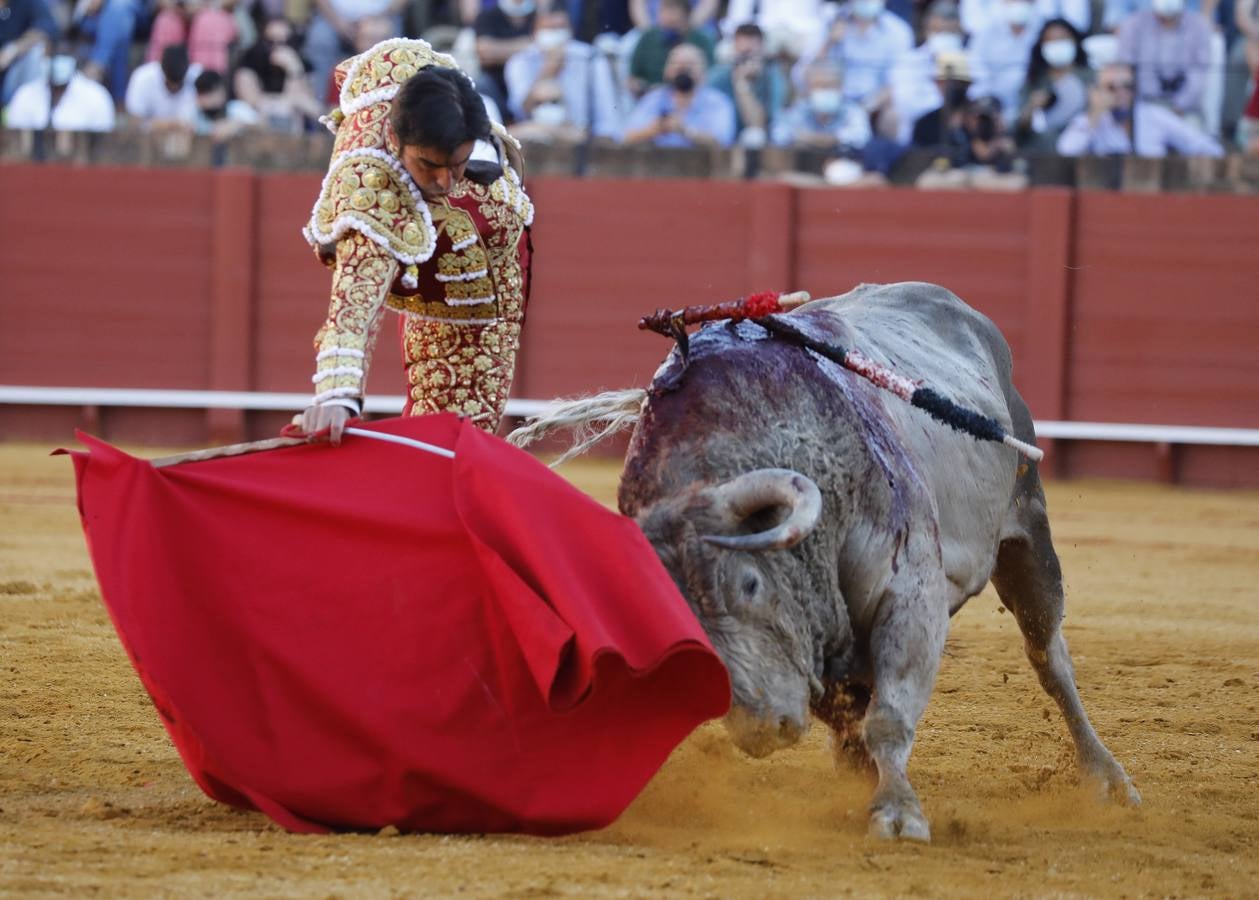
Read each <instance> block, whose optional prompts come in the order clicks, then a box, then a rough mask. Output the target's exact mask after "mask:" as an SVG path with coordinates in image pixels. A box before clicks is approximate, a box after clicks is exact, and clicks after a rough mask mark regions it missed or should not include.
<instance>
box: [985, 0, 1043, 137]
mask: <svg viewBox="0 0 1259 900" xmlns="http://www.w3.org/2000/svg"><path fill="white" fill-rule="evenodd" d="M1038 34H1039V25H1038V24H1037V23H1036V10H1035V8H1034V7H1033V6H1032V4H1031V2H1030V0H999V2H998V5H997V8H996V16H995V18H994V20H993V21H992V22H990V23H989V24H988V26H987V27H986V28H985V29H984V30H983V31H981V32H979V33H977V34H975V35H974V36H973V38H972V40H971V43H970V57H971V64H972V65H973V66H974V67H975V72H974V76H975V81H974V86H973V87H972V88H971V96H972V97H995V98H996V99H997V100H998V101H999V102H1000V104H1001V109H1002V116H1003V117H1004V119H1005V124H1006V125H1007V126H1009V125H1013V124H1014V119H1015V117H1016V116H1017V115H1018V112H1019V93H1020V91H1022V89H1023V84H1024V82H1026V81H1027V66H1028V61H1029V60H1030V59H1031V56H1032V48H1033V47H1034V46H1035V45H1036V39H1037V36H1038Z"/></svg>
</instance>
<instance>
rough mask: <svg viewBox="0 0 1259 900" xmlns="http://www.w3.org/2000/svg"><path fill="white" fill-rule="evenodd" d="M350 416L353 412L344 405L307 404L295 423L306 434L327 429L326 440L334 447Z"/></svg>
mask: <svg viewBox="0 0 1259 900" xmlns="http://www.w3.org/2000/svg"><path fill="white" fill-rule="evenodd" d="M352 418H354V413H352V412H351V411H350V410H349V409H347V408H346V407H344V406H332V405H329V406H308V407H307V408H306V411H305V412H303V413H302V415H301V421H300V422H298V423H297V424H298V425H300V426H301V429H302V431H304V432H305V433H306V434H318V433H319V432H321V431H323V430H324V429H325V428H326V429H328V440H329V441H330V442H331V443H332V446H334V447H336V446H338V445H339V444H340V443H341V435H342V433H343V432H344V431H345V424H346V423H347V422H348V421H350V419H352Z"/></svg>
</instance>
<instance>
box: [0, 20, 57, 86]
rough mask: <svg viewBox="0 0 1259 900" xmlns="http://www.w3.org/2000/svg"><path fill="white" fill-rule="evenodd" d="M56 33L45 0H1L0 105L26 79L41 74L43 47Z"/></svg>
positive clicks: (55, 24) (31, 78)
mask: <svg viewBox="0 0 1259 900" xmlns="http://www.w3.org/2000/svg"><path fill="white" fill-rule="evenodd" d="M57 35H58V28H57V22H56V20H55V19H54V18H53V16H52V11H51V10H50V9H49V8H48V4H47V3H46V2H44V0H0V107H3V106H7V105H8V103H9V101H10V100H11V99H13V95H14V94H15V93H17V89H18V88H20V87H21V86H22V85H24V84H26V82H28V81H35V80H37V79H39V78H41V77H42V76H43V65H44V56H45V47H46V46H47V45H48V44H50V43H51V42H52V41H55V40H56V39H57Z"/></svg>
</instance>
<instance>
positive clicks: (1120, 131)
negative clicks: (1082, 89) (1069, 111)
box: [1058, 63, 1224, 157]
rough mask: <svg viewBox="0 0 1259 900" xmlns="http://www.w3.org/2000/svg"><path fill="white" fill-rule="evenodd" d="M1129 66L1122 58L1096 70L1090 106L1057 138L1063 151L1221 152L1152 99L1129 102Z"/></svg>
mask: <svg viewBox="0 0 1259 900" xmlns="http://www.w3.org/2000/svg"><path fill="white" fill-rule="evenodd" d="M1133 89H1134V79H1133V75H1132V69H1131V68H1130V67H1129V66H1126V65H1124V64H1122V63H1114V64H1111V65H1108V66H1106V67H1105V68H1103V69H1102V70H1101V72H1100V73H1098V76H1097V84H1096V85H1094V87H1093V89H1092V91H1091V92H1090V93H1089V108H1088V111H1087V112H1082V113H1080V114H1079V115H1078V116H1076V117H1075V118H1074V119H1072V120H1071V124H1070V125H1068V126H1067V127H1066V129H1065V130H1064V131H1063V132H1062V134H1061V135H1060V136H1059V137H1058V152H1059V153H1061V154H1062V155H1063V156H1111V155H1122V156H1127V155H1131V154H1133V153H1135V154H1136V155H1137V156H1149V157H1163V156H1166V155H1167V153H1168V151H1174V152H1176V153H1179V154H1181V155H1182V156H1213V157H1220V156H1223V155H1224V149H1223V148H1222V147H1221V146H1220V145H1219V143H1218V142H1217V141H1216V140H1215V139H1214V138H1212V137H1210V136H1208V135H1207V134H1205V133H1204V132H1203V131H1201V130H1200V129H1198V128H1196V127H1195V126H1193V125H1191V124H1189V123H1188V122H1186V121H1185V120H1184V119H1182V118H1181V117H1180V116H1178V115H1176V114H1175V113H1174V112H1172V111H1171V110H1169V109H1167V108H1166V107H1163V106H1160V105H1158V104H1156V103H1146V102H1137V103H1136V104H1135V105H1134V104H1133V102H1132V99H1133Z"/></svg>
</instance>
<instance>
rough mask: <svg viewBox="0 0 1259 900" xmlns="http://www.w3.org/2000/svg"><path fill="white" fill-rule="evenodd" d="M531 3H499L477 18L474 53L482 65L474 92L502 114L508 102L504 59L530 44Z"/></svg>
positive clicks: (531, 0) (513, 0)
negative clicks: (480, 94) (479, 94)
mask: <svg viewBox="0 0 1259 900" xmlns="http://www.w3.org/2000/svg"><path fill="white" fill-rule="evenodd" d="M536 6H537V5H536V3H535V2H534V0H498V3H497V4H496V5H495V6H493V7H491V8H489V9H485V10H482V12H481V13H480V15H478V16H477V19H476V53H477V60H478V61H479V62H480V64H481V77H480V78H479V79H477V90H479V91H480V92H481V93H482V94H484V95H485V96H487V97H489V98H490V99H491V100H493V101H494V103H495V104H496V105H497V106H498V108H499V109H500V110H503V111H504V112H507V111H509V107H508V103H507V78H506V75H505V69H506V66H507V60H509V59H511V58H512V57H513V56H515V55H516V54H517V53H519V52H520V51H521V50H524V49H526V48H528V46H529V45H530V44H531V43H533V20H534V15H535V10H536Z"/></svg>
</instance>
